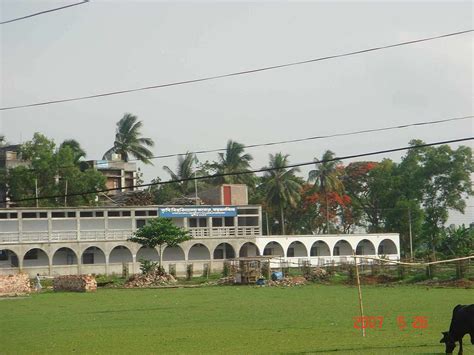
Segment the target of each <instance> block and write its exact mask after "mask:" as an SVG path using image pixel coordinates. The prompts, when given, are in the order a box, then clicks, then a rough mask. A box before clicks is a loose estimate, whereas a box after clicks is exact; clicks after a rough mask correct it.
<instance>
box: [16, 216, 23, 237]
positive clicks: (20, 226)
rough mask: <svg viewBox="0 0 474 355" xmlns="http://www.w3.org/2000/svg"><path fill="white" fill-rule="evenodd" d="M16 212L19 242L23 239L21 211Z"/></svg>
mask: <svg viewBox="0 0 474 355" xmlns="http://www.w3.org/2000/svg"><path fill="white" fill-rule="evenodd" d="M17 213H18V240H19V242H20V243H21V242H22V241H23V215H22V212H17Z"/></svg>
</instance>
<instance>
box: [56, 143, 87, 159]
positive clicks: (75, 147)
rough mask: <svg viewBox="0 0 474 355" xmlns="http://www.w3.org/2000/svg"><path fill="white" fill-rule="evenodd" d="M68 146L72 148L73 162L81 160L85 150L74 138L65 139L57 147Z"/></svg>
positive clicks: (84, 155)
mask: <svg viewBox="0 0 474 355" xmlns="http://www.w3.org/2000/svg"><path fill="white" fill-rule="evenodd" d="M65 147H69V148H71V150H72V153H73V155H74V163H75V164H77V163H79V161H80V160H81V158H85V157H86V152H85V150H84V149H82V147H81V145H80V144H79V142H78V141H76V140H75V139H66V140H65V141H64V142H62V143H61V145H60V146H59V149H62V148H65Z"/></svg>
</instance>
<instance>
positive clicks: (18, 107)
mask: <svg viewBox="0 0 474 355" xmlns="http://www.w3.org/2000/svg"><path fill="white" fill-rule="evenodd" d="M470 32H474V29H469V30H464V31H459V32H452V33H446V34H442V35H438V36H432V37H425V38H420V39H415V40H411V41H405V42H399V43H395V44H389V45H385V46H378V47H371V48H367V49H361V50H358V51H352V52H347V53H341V54H335V55H329V56H325V57H319V58H313V59H307V60H301V61H297V62H290V63H285V64H277V65H272V66H266V67H261V68H255V69H248V70H243V71H238V72H232V73H228V74H221V75H213V76H207V77H202V78H197V79H190V80H183V81H176V82H171V83H166V84H156V85H151V86H144V87H140V88H134V89H127V90H117V91H110V92H105V93H100V94H93V95H86V96H78V97H72V98H65V99H58V100H50V101H43V102H37V103H32V104H25V105H17V106H7V107H1V108H0V111H6V110H14V109H20V108H26V107H34V106H44V105H52V104H58V103H63V102H71V101H80V100H89V99H93V98H98V97H105V96H112V95H121V94H126V93H130V92H136V91H144V90H152V89H162V88H165V87H170V86H178V85H187V84H194V83H199V82H204V81H210V80H216V79H223V78H228V77H232V76H239V75H248V74H254V73H258V72H263V71H268V70H274V69H281V68H287V67H292V66H296V65H302V64H309V63H314V62H320V61H325V60H330V59H336V58H342V57H348V56H352V55H358V54H363V53H368V52H375V51H380V50H383V49H388V48H394V47H401V46H406V45H411V44H415V43H421V42H427V41H432V40H435V39H441V38H446V37H453V36H458V35H462V34H466V33H470Z"/></svg>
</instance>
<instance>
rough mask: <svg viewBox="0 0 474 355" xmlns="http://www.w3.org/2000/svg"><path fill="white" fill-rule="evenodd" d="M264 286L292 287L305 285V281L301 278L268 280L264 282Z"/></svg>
mask: <svg viewBox="0 0 474 355" xmlns="http://www.w3.org/2000/svg"><path fill="white" fill-rule="evenodd" d="M265 285H266V286H277V287H293V286H302V285H306V279H305V278H304V277H302V276H295V277H285V278H283V279H282V280H275V281H273V280H268V281H266V282H265Z"/></svg>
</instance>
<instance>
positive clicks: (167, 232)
mask: <svg viewBox="0 0 474 355" xmlns="http://www.w3.org/2000/svg"><path fill="white" fill-rule="evenodd" d="M190 239H191V236H190V235H189V233H188V231H186V230H184V229H183V228H181V227H178V226H176V225H175V224H174V223H173V221H172V220H171V219H169V218H160V217H158V218H154V219H152V220H149V221H148V223H147V224H145V225H144V226H143V227H141V228H140V229H139V230H137V231H136V232H135V234H134V236H133V237H131V238H130V239H129V241H131V242H134V243H138V244H140V245H142V246H144V247H148V248H156V247H157V246H158V247H159V250H160V251H159V257H160V264H159V267H160V270H163V268H162V265H163V246H164V245H166V246H168V247H174V246H177V245H178V244H180V243H183V242H185V241H187V240H190Z"/></svg>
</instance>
